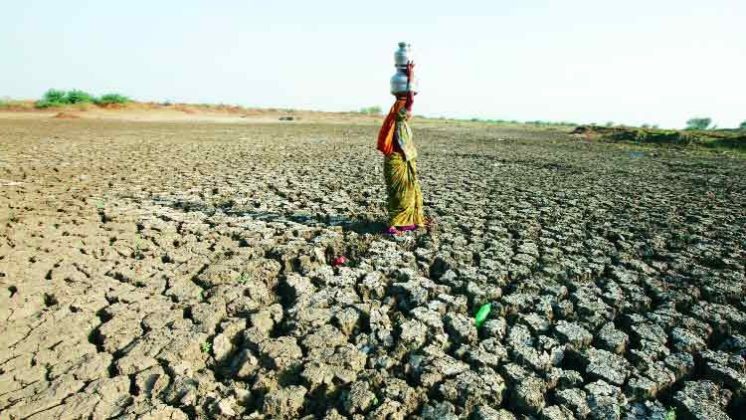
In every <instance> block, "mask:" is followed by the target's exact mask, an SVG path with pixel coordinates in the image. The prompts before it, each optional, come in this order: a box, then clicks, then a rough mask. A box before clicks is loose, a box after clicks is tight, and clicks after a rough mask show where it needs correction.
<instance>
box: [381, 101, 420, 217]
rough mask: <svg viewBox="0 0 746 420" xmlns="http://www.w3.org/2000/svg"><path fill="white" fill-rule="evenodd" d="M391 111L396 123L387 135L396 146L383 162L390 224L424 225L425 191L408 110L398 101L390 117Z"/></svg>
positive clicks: (391, 126)
mask: <svg viewBox="0 0 746 420" xmlns="http://www.w3.org/2000/svg"><path fill="white" fill-rule="evenodd" d="M391 113H394V119H395V123H394V124H391V125H390V129H391V131H392V132H391V133H387V134H388V135H389V136H390V137H391V140H392V143H394V147H392V150H391V153H389V154H387V155H386V157H385V158H384V162H383V175H384V178H385V180H386V192H387V195H388V203H387V209H388V213H389V226H396V227H405V226H406V227H408V226H424V224H425V216H424V212H423V208H422V191H421V189H420V183H419V181H418V180H417V163H416V158H417V149H416V148H415V145H414V142H413V141H412V131H411V130H410V128H409V124H407V119H408V116H407V111H406V109H404V108H403V107H402V106H397V104H395V105H394V106H393V107H392V108H391V112H390V114H389V116H391ZM387 119H388V118H387Z"/></svg>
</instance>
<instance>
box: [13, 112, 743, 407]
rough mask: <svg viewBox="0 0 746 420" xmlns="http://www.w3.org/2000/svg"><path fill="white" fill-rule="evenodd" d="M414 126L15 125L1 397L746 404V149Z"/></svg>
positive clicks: (240, 403)
mask: <svg viewBox="0 0 746 420" xmlns="http://www.w3.org/2000/svg"><path fill="white" fill-rule="evenodd" d="M414 129H415V136H416V137H415V138H416V141H417V142H418V144H419V147H420V155H421V156H420V160H419V169H420V171H421V173H420V175H421V180H422V185H423V190H424V194H425V196H426V207H427V211H428V213H429V214H430V215H432V216H434V217H435V218H436V219H437V221H438V222H439V223H438V225H437V226H436V227H435V228H434V229H433V230H432V231H430V232H426V231H420V232H416V233H414V234H409V235H407V236H403V237H400V238H396V239H392V238H387V237H383V236H381V235H379V234H377V233H376V232H377V230H378V229H379V228H380V225H378V224H376V221H377V220H380V219H381V218H382V217H383V202H384V188H383V179H382V176H383V175H382V166H383V165H382V158H381V157H380V156H378V155H377V153H376V152H375V150H374V148H373V143H374V140H373V139H374V136H375V133H376V127H375V126H373V125H359V126H356V125H352V126H344V125H331V124H307V123H297V122H292V123H288V124H254V123H244V124H209V123H199V122H194V123H186V122H180V123H155V122H150V123H147V122H139V123H134V122H126V121H105V120H104V121H95V120H85V119H80V120H70V121H60V120H51V119H49V120H47V119H44V120H42V119H25V120H20V119H12V118H5V119H2V120H0V223H1V225H0V285H1V286H2V289H1V290H0V334H1V335H0V418H3V419H21V418H33V419H50V418H96V419H97V418H109V417H115V418H123V419H130V418H140V417H142V418H153V419H155V418H158V419H160V418H173V419H184V418H241V417H243V418H299V417H306V418H309V419H310V418H324V417H325V418H328V419H339V418H358V419H362V418H371V419H383V418H389V419H401V418H405V417H406V418H422V419H449V418H474V419H512V418H524V419H530V418H548V419H564V418H573V416H574V417H577V418H586V417H587V418H604V419H611V418H636V419H642V418H658V419H663V418H667V417H666V416H667V415H669V416H670V415H672V414H670V413H671V411H673V410H675V413H676V414H677V415H678V416H679V417H678V418H687V416H688V417H690V418H701V419H721V418H722V419H725V418H728V417H731V418H739V416H740V418H746V414H744V413H746V359H745V357H746V297H745V294H744V287H745V286H744V284H745V271H744V264H745V261H746V176H745V174H746V172H745V170H746V161H744V160H742V159H736V158H727V157H722V156H717V155H713V154H708V155H703V154H698V153H694V152H685V151H682V150H678V151H677V150H663V149H647V150H642V151H640V150H633V149H632V148H629V147H622V146H618V145H609V144H599V143H588V142H585V141H581V140H577V139H572V138H569V137H568V136H567V135H566V134H563V133H559V132H551V131H536V132H532V131H524V130H515V131H510V130H506V129H500V128H495V127H489V126H483V127H480V126H476V125H471V126H461V127H459V126H453V125H437V124H431V123H428V124H422V125H419V126H418V124H417V122H415V123H414ZM341 255H344V256H346V258H347V259H348V262H347V264H346V265H345V266H333V265H332V264H331V262H332V261H333V260H334V259H335V258H337V257H339V256H341ZM487 303H491V305H492V311H491V313H490V315H489V318H488V321H487V322H486V323H485V324H484V325H483V326H482V327H481V328H479V329H477V328H476V327H475V325H474V318H473V315H474V313H475V312H476V310H477V309H478V308H479V307H481V306H482V305H484V304H487ZM668 418H670V417H668Z"/></svg>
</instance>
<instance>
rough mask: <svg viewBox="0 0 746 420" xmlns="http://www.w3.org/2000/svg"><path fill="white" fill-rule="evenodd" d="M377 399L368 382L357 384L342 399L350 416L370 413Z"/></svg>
mask: <svg viewBox="0 0 746 420" xmlns="http://www.w3.org/2000/svg"><path fill="white" fill-rule="evenodd" d="M375 399H376V394H374V393H373V392H371V391H370V386H369V385H368V383H367V382H355V383H353V384H352V386H351V387H350V389H349V391H348V392H346V393H345V394H344V397H343V398H342V405H343V406H344V409H345V411H347V413H348V414H355V413H364V412H366V411H368V410H369V409H370V408H371V406H372V405H373V402H374V401H375Z"/></svg>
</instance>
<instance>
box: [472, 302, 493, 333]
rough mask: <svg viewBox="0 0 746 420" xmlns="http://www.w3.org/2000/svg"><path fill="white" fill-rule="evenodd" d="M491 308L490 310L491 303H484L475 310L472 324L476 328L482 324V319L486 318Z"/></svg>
mask: <svg viewBox="0 0 746 420" xmlns="http://www.w3.org/2000/svg"><path fill="white" fill-rule="evenodd" d="M491 310H492V304H491V303H485V304H484V305H482V306H481V307H480V308H479V310H478V311H477V314H476V315H475V316H474V325H476V326H477V328H480V327H481V326H482V324H484V321H486V320H487V317H488V316H489V315H490V311H491Z"/></svg>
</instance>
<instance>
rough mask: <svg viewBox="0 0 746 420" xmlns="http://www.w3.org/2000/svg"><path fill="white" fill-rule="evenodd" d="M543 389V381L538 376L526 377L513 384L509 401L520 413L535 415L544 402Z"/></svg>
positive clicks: (539, 411)
mask: <svg viewBox="0 0 746 420" xmlns="http://www.w3.org/2000/svg"><path fill="white" fill-rule="evenodd" d="M544 389H545V385H544V382H542V381H541V380H540V379H539V378H536V377H532V376H529V377H526V378H524V379H523V380H521V381H519V382H518V383H516V384H514V385H513V389H512V394H511V396H512V399H511V401H512V403H513V404H514V405H515V407H516V409H517V410H518V411H520V412H521V413H524V414H529V415H537V414H539V413H541V410H542V409H543V408H544V405H545V404H546V401H545V400H544Z"/></svg>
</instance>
